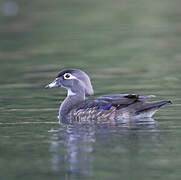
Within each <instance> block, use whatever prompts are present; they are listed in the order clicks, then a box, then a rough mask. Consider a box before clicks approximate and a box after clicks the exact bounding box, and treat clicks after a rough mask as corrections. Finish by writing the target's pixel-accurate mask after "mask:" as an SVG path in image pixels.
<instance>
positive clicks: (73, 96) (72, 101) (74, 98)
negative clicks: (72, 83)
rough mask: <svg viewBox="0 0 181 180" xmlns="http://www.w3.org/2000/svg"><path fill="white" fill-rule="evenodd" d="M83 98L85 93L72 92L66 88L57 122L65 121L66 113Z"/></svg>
mask: <svg viewBox="0 0 181 180" xmlns="http://www.w3.org/2000/svg"><path fill="white" fill-rule="evenodd" d="M84 100H85V93H80V92H79V93H74V92H72V91H70V90H68V94H67V97H66V99H65V100H64V101H63V102H62V104H61V105H60V110H59V122H65V121H67V118H68V113H69V112H70V111H71V110H72V109H73V107H75V106H76V105H78V104H80V103H81V102H83V101H84Z"/></svg>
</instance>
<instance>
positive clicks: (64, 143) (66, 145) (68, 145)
mask: <svg viewBox="0 0 181 180" xmlns="http://www.w3.org/2000/svg"><path fill="white" fill-rule="evenodd" d="M155 127H156V122H155V121H154V120H153V119H144V120H142V121H138V122H136V121H130V122H129V123H124V124H120V123H114V124H110V123H109V124H71V125H67V126H66V127H65V128H66V130H65V129H60V130H58V131H55V130H52V131H51V132H52V133H53V134H52V136H51V143H50V152H51V153H52V156H51V163H52V170H53V171H56V172H62V173H63V176H64V178H65V179H75V178H76V177H78V179H84V178H85V177H86V178H88V177H91V175H92V173H93V161H94V154H93V151H94V144H95V143H96V138H98V139H99V141H100V140H101V139H102V141H104V140H105V135H106V137H109V138H110V137H111V135H113V134H115V133H116V134H118V135H119V134H120V133H121V132H125V131H126V132H129V133H127V134H125V133H124V135H123V134H122V135H123V136H127V137H126V138H128V139H130V138H133V136H134V138H135V137H136V134H135V130H136V132H137V131H153V130H154V129H155ZM101 136H102V137H104V138H101Z"/></svg>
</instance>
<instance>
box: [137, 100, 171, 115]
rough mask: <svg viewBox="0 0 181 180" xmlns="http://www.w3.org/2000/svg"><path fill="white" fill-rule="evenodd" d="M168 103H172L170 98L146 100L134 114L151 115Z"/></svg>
mask: <svg viewBox="0 0 181 180" xmlns="http://www.w3.org/2000/svg"><path fill="white" fill-rule="evenodd" d="M168 104H172V102H171V101H170V100H167V101H153V102H147V103H145V104H144V105H143V106H141V107H140V108H138V109H137V110H136V115H137V116H140V117H152V116H153V115H154V114H155V113H156V111H157V110H158V109H159V108H160V107H162V106H166V105H168Z"/></svg>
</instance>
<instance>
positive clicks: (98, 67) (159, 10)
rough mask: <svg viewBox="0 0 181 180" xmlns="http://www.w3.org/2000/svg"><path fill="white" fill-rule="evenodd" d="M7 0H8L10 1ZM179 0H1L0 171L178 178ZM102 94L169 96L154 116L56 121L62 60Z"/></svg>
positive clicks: (43, 176)
mask: <svg viewBox="0 0 181 180" xmlns="http://www.w3.org/2000/svg"><path fill="white" fill-rule="evenodd" d="M7 3H8V4H7ZM180 7H181V1H180V0H173V1H170V0H164V1H162V0H152V1H150V0H137V1H135V0H111V1H110V0H68V1H67V0H52V1H48V0H36V1H35V0H31V1H26V0H15V1H5V0H3V1H1V2H0V105H1V106H0V179H1V180H49V179H51V180H54V179H55V180H63V179H65V180H68V179H78V180H81V179H82V180H85V179H93V180H102V179H105V180H110V179H123V180H155V179H156V180H177V179H178V180H180V179H181V111H180V107H181V95H180V94H181V83H180V80H181V8H180ZM67 67H69V68H70V67H71V68H79V69H82V70H84V71H86V72H87V73H88V74H89V76H90V77H91V80H92V84H93V87H94V90H95V95H96V96H99V95H102V94H106V93H108V94H112V93H138V94H142V95H146V94H154V95H156V98H154V100H161V99H166V100H167V99H170V100H172V101H173V105H170V106H167V107H165V108H163V109H161V110H160V111H159V112H158V113H157V114H156V115H155V116H154V119H155V121H156V123H155V124H141V123H140V124H124V125H123V124H119V123H117V124H104V125H95V124H92V125H76V126H73V125H69V126H63V125H62V126H60V125H59V124H58V119H57V115H58V109H59V105H60V103H61V102H62V100H63V99H64V98H65V96H66V91H65V90H64V89H58V88H57V89H56V88H55V89H49V90H47V89H44V86H45V85H46V84H48V83H49V82H51V81H52V80H53V79H54V78H55V76H56V74H57V72H58V71H59V70H60V69H62V68H67Z"/></svg>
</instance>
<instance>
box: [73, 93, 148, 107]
mask: <svg viewBox="0 0 181 180" xmlns="http://www.w3.org/2000/svg"><path fill="white" fill-rule="evenodd" d="M150 96H151V95H149V96H139V95H137V94H109V95H104V96H100V97H98V98H95V99H87V100H85V101H84V102H82V103H81V104H79V105H78V106H76V110H79V109H88V108H89V109H90V108H94V109H95V108H96V109H102V110H109V109H110V108H111V107H116V108H117V109H120V108H123V107H126V106H128V105H131V104H133V103H135V102H136V101H141V99H144V98H146V97H150Z"/></svg>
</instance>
